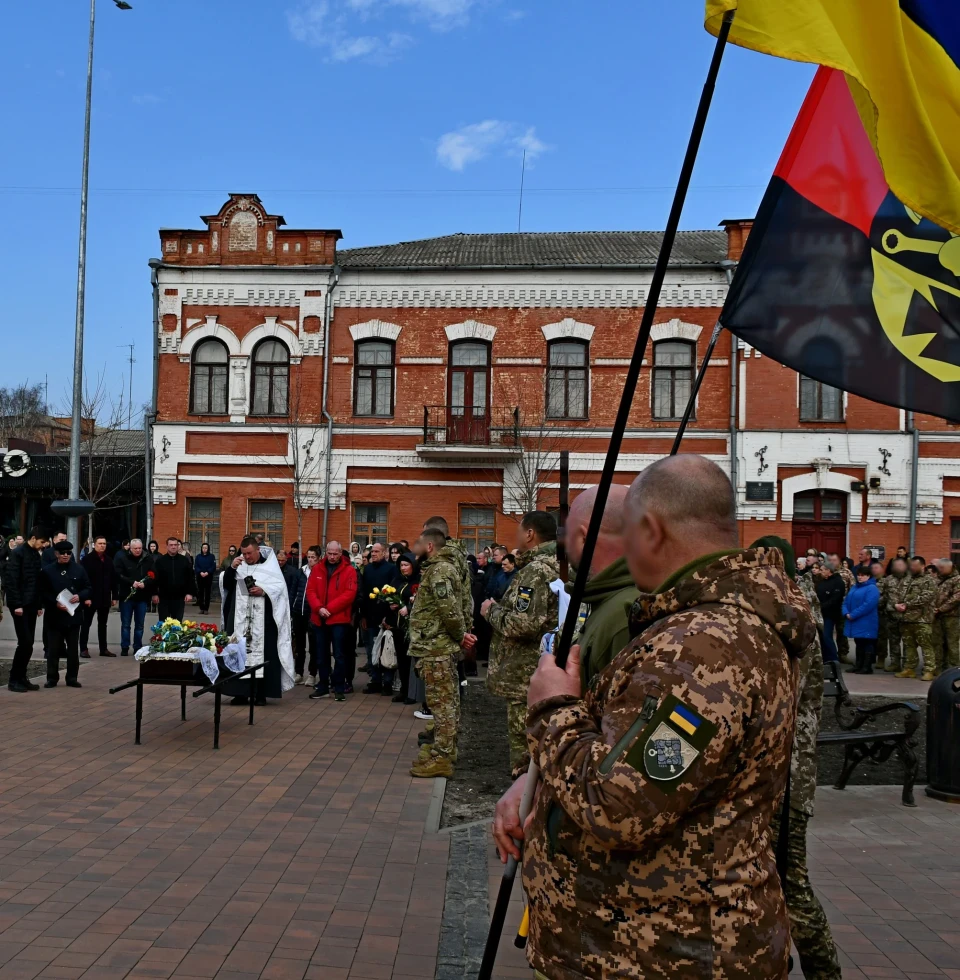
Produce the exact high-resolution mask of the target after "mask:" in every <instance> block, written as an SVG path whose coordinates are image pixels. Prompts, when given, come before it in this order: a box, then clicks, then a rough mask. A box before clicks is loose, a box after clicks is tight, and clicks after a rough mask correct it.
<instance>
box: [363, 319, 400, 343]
mask: <svg viewBox="0 0 960 980" xmlns="http://www.w3.org/2000/svg"><path fill="white" fill-rule="evenodd" d="M402 329H403V327H401V326H399V325H398V324H396V323H387V322H386V321H385V320H367V321H366V322H365V323H357V324H354V326H352V327H351V328H350V336H351V337H353V342H354V343H357V342H358V341H361V340H391V341H393V343H396V342H397V338H398V337H399V336H400V331H401V330H402Z"/></svg>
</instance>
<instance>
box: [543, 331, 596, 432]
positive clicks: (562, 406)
mask: <svg viewBox="0 0 960 980" xmlns="http://www.w3.org/2000/svg"><path fill="white" fill-rule="evenodd" d="M547 361H548V364H549V367H548V370H547V418H550V419H585V418H586V417H587V366H588V364H589V360H588V358H587V345H586V343H585V342H584V341H582V340H554V341H551V343H550V344H549V345H548V347H547Z"/></svg>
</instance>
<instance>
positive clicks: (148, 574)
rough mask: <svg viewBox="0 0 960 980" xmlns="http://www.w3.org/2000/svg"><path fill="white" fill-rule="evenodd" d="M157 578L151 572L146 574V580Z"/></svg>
mask: <svg viewBox="0 0 960 980" xmlns="http://www.w3.org/2000/svg"><path fill="white" fill-rule="evenodd" d="M156 577H157V576H156V575H154V574H153V572H147V578H156Z"/></svg>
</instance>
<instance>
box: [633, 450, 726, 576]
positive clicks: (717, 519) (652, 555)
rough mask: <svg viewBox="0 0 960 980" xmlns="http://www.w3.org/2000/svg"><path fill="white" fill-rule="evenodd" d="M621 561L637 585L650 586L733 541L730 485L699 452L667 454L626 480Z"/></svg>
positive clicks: (720, 471)
mask: <svg viewBox="0 0 960 980" xmlns="http://www.w3.org/2000/svg"><path fill="white" fill-rule="evenodd" d="M625 519H626V527H625V530H624V541H625V545H626V555H627V563H628V564H629V565H630V571H631V574H632V575H633V578H634V581H635V582H636V583H637V585H638V586H639V587H640V588H641V589H648V590H649V589H655V588H657V586H658V585H659V584H660V583H661V582H663V581H664V580H666V579H667V578H669V576H670V575H672V574H673V572H675V571H677V570H678V569H680V568H682V567H683V566H684V565H687V564H689V563H690V562H691V561H695V560H696V559H697V558H699V557H700V556H701V555H706V554H710V553H711V552H714V551H723V550H726V549H728V548H730V549H732V548H736V547H737V546H738V535H737V519H736V509H735V502H734V496H733V488H732V487H731V485H730V481H729V479H727V475H726V474H725V473H724V472H723V470H721V469H720V467H719V466H717V464H716V463H713V462H711V461H710V460H708V459H705V458H704V457H703V456H695V455H683V456H668V457H667V458H665V459H660V460H658V461H657V462H656V463H653V464H652V465H651V466H648V467H647V468H646V469H645V470H644V471H643V472H642V473H641V474H640V475H639V476H638V477H637V478H636V479H635V480H634V481H633V483H632V484H631V485H630V489H629V490H628V491H627V497H626V502H625Z"/></svg>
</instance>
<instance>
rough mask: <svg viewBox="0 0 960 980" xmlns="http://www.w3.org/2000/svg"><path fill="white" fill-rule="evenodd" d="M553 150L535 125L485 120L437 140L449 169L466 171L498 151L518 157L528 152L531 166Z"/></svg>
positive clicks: (438, 151) (438, 154)
mask: <svg viewBox="0 0 960 980" xmlns="http://www.w3.org/2000/svg"><path fill="white" fill-rule="evenodd" d="M550 149H552V147H551V146H548V145H547V144H546V143H544V142H543V140H541V139H540V138H539V137H538V136H537V131H536V129H535V128H534V127H533V126H528V127H523V126H519V125H517V124H516V123H512V122H503V121H502V120H500V119H485V120H484V121H483V122H478V123H471V124H470V125H469V126H461V127H460V128H459V129H454V130H451V131H450V132H449V133H444V134H443V135H442V136H441V137H440V139H438V140H437V160H438V161H439V162H440V163H441V164H442V165H443V166H444V167H446V168H447V169H448V170H456V171H458V172H459V171H462V170H463V169H464V167H466V166H467V165H468V164H470V163H476V162H477V161H478V160H482V159H483V158H484V157H486V156H489V155H490V154H491V153H493V152H494V151H498V152H503V153H505V154H507V155H511V156H516V155H518V154H520V153H522V152H524V151H526V154H527V163H533V161H534V160H536V158H537V157H538V156H540V155H541V154H543V153H546V152H547V150H550Z"/></svg>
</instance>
